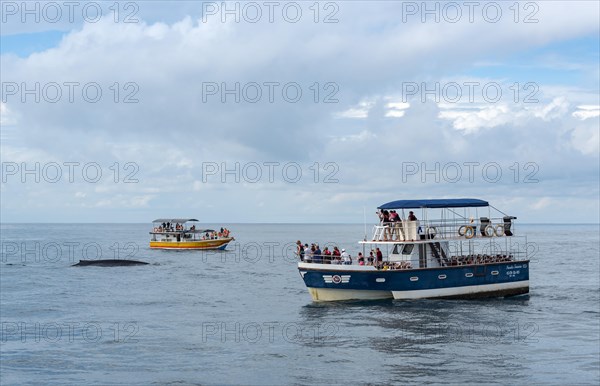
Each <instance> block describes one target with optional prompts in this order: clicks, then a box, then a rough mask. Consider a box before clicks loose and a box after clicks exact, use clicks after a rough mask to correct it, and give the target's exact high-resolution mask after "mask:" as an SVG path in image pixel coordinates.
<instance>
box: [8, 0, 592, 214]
mask: <svg viewBox="0 0 600 386" xmlns="http://www.w3.org/2000/svg"><path fill="white" fill-rule="evenodd" d="M555 3H556V2H552V3H540V4H539V7H540V13H539V15H538V16H539V22H538V23H532V24H526V23H514V21H513V19H512V18H511V17H506V18H503V19H502V20H501V21H500V22H498V23H489V22H485V21H483V20H482V19H481V18H478V20H477V21H476V22H474V23H470V22H468V21H466V20H462V21H461V22H459V23H455V24H451V23H446V22H443V21H442V22H440V23H422V22H421V19H420V16H419V15H417V16H416V17H411V18H409V19H408V20H407V21H403V19H402V3H396V2H383V3H377V4H375V5H372V4H369V6H365V5H364V3H360V2H344V3H339V4H338V6H339V7H340V12H339V14H338V15H337V17H338V18H339V22H338V23H331V24H325V23H315V22H314V20H313V19H312V18H310V17H307V18H304V19H303V20H302V21H300V22H299V23H286V22H284V21H282V20H281V19H279V20H278V21H277V22H274V23H269V22H260V23H255V24H252V23H244V22H240V23H236V22H234V21H232V20H231V19H230V20H229V21H227V22H225V23H223V22H221V19H220V15H217V16H215V17H210V18H208V20H206V22H204V21H203V20H202V15H201V14H200V10H199V8H197V7H196V8H194V6H193V5H191V3H189V2H182V3H177V5H174V6H173V9H172V10H170V9H169V7H166V6H164V5H163V6H162V7H158V6H156V5H154V4H148V3H140V13H139V18H140V22H139V23H134V24H122V23H121V24H115V23H114V22H112V21H111V19H110V17H106V18H104V19H102V20H100V21H99V22H97V23H91V24H90V23H88V24H77V26H76V28H71V27H73V26H71V27H69V26H66V30H67V31H68V33H66V34H65V36H64V38H63V39H62V40H61V41H60V43H59V44H58V45H57V46H55V47H51V48H49V49H47V50H44V51H41V52H36V53H34V54H32V55H30V56H28V57H25V58H19V57H17V56H14V55H7V54H3V55H2V56H1V57H0V61H1V68H2V77H3V81H9V82H16V83H17V84H20V82H28V85H29V87H31V84H32V83H35V82H40V84H41V85H42V86H40V87H41V88H43V85H44V84H48V83H50V82H55V83H57V84H59V85H62V91H63V98H62V99H61V100H60V101H59V102H58V103H49V102H47V101H45V100H44V95H41V96H42V98H41V99H42V100H41V101H40V103H35V102H32V101H31V99H30V100H29V102H27V103H22V102H21V99H20V96H19V95H17V96H9V97H8V100H7V102H6V103H2V105H0V109H1V110H0V112H1V113H2V115H1V123H2V126H3V127H2V135H3V143H2V157H3V161H5V160H8V161H13V162H35V161H40V162H44V161H49V160H57V161H60V162H64V161H78V162H81V163H85V162H98V163H99V164H101V165H102V167H103V171H104V172H105V177H106V178H107V179H109V178H112V177H113V174H111V173H114V170H113V169H114V167H113V169H110V167H111V166H112V165H115V163H118V167H117V169H118V170H119V172H120V173H119V180H120V183H117V184H115V183H114V182H111V181H110V180H106V181H104V180H103V181H102V182H101V183H98V184H96V185H93V186H92V185H90V184H86V183H85V181H84V182H81V181H79V182H78V183H74V184H57V185H54V186H52V187H51V188H49V189H47V190H46V189H39V187H37V188H38V189H29V187H28V186H21V185H14V184H13V185H10V186H9V190H11V192H12V193H11V195H10V196H9V197H8V199H7V200H5V201H4V202H3V205H4V206H3V211H4V209H5V208H7V211H6V212H5V213H7V216H10V215H11V213H12V215H13V216H15V213H19V211H21V212H25V211H28V210H30V206H29V204H30V203H31V202H33V199H32V198H31V197H32V195H33V194H34V193H33V192H34V191H35V192H36V193H35V194H38V195H41V197H42V199H38V202H39V201H45V202H46V203H47V204H48V205H55V204H56V205H55V208H56V211H57V213H67V214H68V211H67V210H65V209H64V208H65V207H66V206H65V205H64V204H62V203H61V201H68V200H64V197H69V198H72V197H76V198H77V202H79V201H83V202H84V203H85V205H86V207H85V208H86V210H88V211H89V212H86V215H85V217H86V218H103V217H104V216H107V217H108V216H111V217H112V218H113V220H114V219H116V218H119V219H123V218H124V216H132V214H131V213H127V214H123V213H122V210H121V209H122V208H123V207H127V206H130V207H131V208H133V209H140V212H139V213H138V212H136V213H138V214H136V215H137V216H139V217H136V220H137V219H145V218H146V217H148V218H152V217H154V216H152V215H150V214H151V213H152V212H153V211H157V210H165V208H162V207H161V206H160V205H161V204H160V202H164V201H165V200H166V201H169V202H171V203H172V205H173V207H172V208H169V209H172V210H181V209H190V208H193V209H197V210H198V211H206V213H207V215H209V216H215V217H219V216H224V215H227V216H231V218H232V219H234V220H236V219H239V218H238V216H239V217H243V218H247V219H248V220H250V221H260V219H262V220H263V221H267V220H268V219H273V220H274V221H280V220H281V217H280V216H279V215H275V214H273V213H284V212H286V211H287V212H289V210H290V209H289V208H295V210H294V211H293V212H294V213H293V214H291V216H292V218H290V221H314V219H315V215H319V216H323V218H324V219H329V218H333V217H332V216H334V215H335V216H340V218H345V217H343V216H344V215H343V214H342V213H343V212H344V210H346V209H348V208H347V206H346V204H347V203H352V205H358V204H357V203H358V202H359V201H361V200H363V201H367V204H373V205H377V204H379V203H380V202H378V201H379V200H383V201H385V200H389V197H390V195H392V196H394V195H397V194H401V195H406V196H413V195H414V196H421V195H429V194H438V195H447V194H448V191H447V189H448V185H444V184H441V183H435V182H434V183H431V181H430V180H427V179H426V181H425V182H424V183H423V182H422V181H421V179H420V176H417V177H419V178H418V179H410V180H406V181H403V178H404V177H406V176H405V175H403V170H402V167H403V165H404V166H405V165H406V163H407V162H415V163H416V164H417V165H419V166H420V167H421V165H422V164H423V163H424V164H425V166H426V167H429V168H431V167H432V165H434V164H435V163H436V162H440V163H441V164H444V163H448V162H457V163H459V164H462V163H463V162H481V163H482V164H483V163H485V162H498V163H499V164H501V165H502V167H503V170H504V172H505V180H503V181H502V183H501V184H495V185H494V186H490V184H487V183H486V182H485V181H483V182H482V181H481V178H479V180H478V181H477V182H476V183H472V184H471V183H468V182H466V183H464V182H461V183H459V184H454V185H451V186H450V187H451V188H452V191H453V192H456V194H459V193H461V194H463V195H468V196H469V195H475V196H476V195H478V194H479V192H486V194H491V195H498V196H500V197H503V196H504V195H514V194H517V193H515V192H516V191H517V189H515V186H514V185H511V184H514V183H512V182H510V179H509V180H506V178H507V177H506V175H507V174H508V175H510V174H509V173H513V171H512V169H508V168H509V166H511V165H514V164H515V163H517V162H518V163H519V168H520V171H521V174H520V175H519V179H520V180H521V181H522V178H523V174H524V173H525V172H528V171H530V170H523V165H524V164H526V163H528V162H531V163H535V164H536V165H538V166H539V169H540V171H539V172H538V177H543V178H540V179H541V180H542V181H543V183H544V184H547V185H544V186H545V187H546V188H547V189H548V190H556V189H558V191H560V192H562V194H564V195H566V196H568V195H572V194H574V193H572V192H569V191H568V190H565V189H564V185H565V183H564V178H566V177H564V175H562V176H561V173H569V174H568V176H569V177H568V178H572V179H573V181H571V182H573V183H575V184H579V183H581V184H583V186H586V185H585V183H586V181H588V182H587V183H588V185H589V181H590V180H593V178H591V177H590V176H594V172H597V167H596V166H594V165H595V164H594V163H593V162H589V161H590V160H591V161H595V160H596V158H594V157H597V156H598V146H597V143H598V137H597V136H598V134H597V130H596V131H594V128H595V126H594V125H596V126H597V117H598V108H597V90H596V89H593V88H592V89H582V88H581V87H579V88H578V87H575V86H568V87H567V86H564V84H563V85H562V86H560V87H559V86H557V85H553V84H542V83H541V82H540V84H539V86H540V87H539V90H540V91H539V93H538V95H537V97H538V99H539V102H537V103H533V104H526V103H522V101H519V102H518V103H515V102H514V101H512V100H511V97H512V95H511V93H510V91H508V90H509V89H508V87H510V86H511V85H512V84H513V82H515V81H518V80H519V81H520V79H518V80H515V79H512V77H511V76H506V75H505V74H501V75H498V74H497V73H494V69H495V68H497V66H483V67H482V66H481V63H500V64H501V63H505V62H506V61H507V60H508V59H510V58H512V57H515V56H516V57H519V56H520V55H522V54H523V53H525V52H528V51H529V50H531V49H536V48H539V47H546V48H547V47H550V48H549V49H555V50H559V51H560V50H561V45H564V44H568V43H569V39H580V38H582V37H583V38H586V39H587V38H589V37H590V36H592V37H593V38H594V39H595V36H597V32H598V20H597V17H596V15H597V12H596V11H597V9H598V5H597V4H594V3H592V2H590V3H587V2H586V3H581V4H579V5H580V6H579V5H578V6H570V5H566V3H560V4H555ZM302 4H303V5H302V6H304V3H302ZM509 11H510V10H508V9H507V11H506V12H508V13H506V14H507V15H511V14H510V13H509ZM567 11H568V14H569V15H570V16H571V17H570V18H565V17H564V15H565V14H566V13H565V12H567ZM306 12H307V13H305V15H312V14H311V13H310V10H308V9H306ZM571 20H578V22H577V23H572V21H571ZM17 27H18V26H15V28H17ZM42 27H43V26H42ZM42 27H40V26H31V28H34V29H35V28H42ZM60 27H61V28H63V27H65V26H64V25H61V26H60ZM11 28H12V27H11ZM18 28H21V29H20V30H21V31H22V30H23V29H25V27H23V26H20V27H18ZM3 30H4V27H3ZM15 31H16V32H18V31H19V30H18V29H17V30H13V32H15ZM460 42H462V43H465V42H467V43H468V44H462V43H460ZM581 60H582V61H584V60H583V59H581ZM596 60H597V59H596ZM574 61H575V60H574ZM477 63H479V65H478V64H477ZM575 64H577V63H575ZM583 64H584V65H583V66H581V67H578V66H572V67H570V71H574V72H577V73H578V74H581V75H582V77H584V78H585V79H586V80H588V79H589V76H590V75H589V73H587V72H585V71H587V70H584V69H586V68H589V65H588V64H589V63H587V62H585V61H584V63H583ZM532 65H533V67H534V68H536V65H537V66H541V65H542V64H541V63H532ZM511 71H518V70H511ZM474 74H475V75H474ZM513 75H514V76H515V77H517V78H520V77H522V76H523V75H522V74H519V73H514V74H513ZM450 81H456V82H458V83H459V84H462V83H463V82H473V81H476V82H480V83H482V82H496V83H498V84H500V85H501V86H502V87H503V90H507V92H506V93H505V96H506V98H508V99H502V100H499V101H498V102H496V103H490V102H487V101H485V100H484V99H483V98H482V97H481V96H480V95H478V96H477V98H476V100H475V101H474V102H473V103H445V102H447V101H444V100H443V98H442V100H441V101H438V103H436V102H435V101H432V100H431V98H421V95H415V98H412V99H410V98H408V99H407V98H404V97H405V95H402V93H403V85H405V84H407V82H414V83H416V84H419V85H420V84H421V83H422V82H424V83H428V84H436V83H440V84H447V83H448V82H450ZM65 82H78V84H79V86H78V87H77V89H76V92H75V94H74V98H75V100H74V101H73V102H70V101H69V100H68V99H67V95H68V89H67V88H66V87H65V86H64V83H65ZM92 82H93V83H97V84H98V85H99V86H100V88H101V89H102V98H101V99H100V100H99V101H98V102H95V103H90V102H88V101H86V100H85V98H83V96H82V89H83V87H84V85H86V84H91V83H92ZM589 83H590V84H595V83H594V82H589ZM215 85H216V86H217V87H218V89H217V90H215V92H214V94H213V93H207V89H206V87H207V86H211V87H212V86H215ZM256 85H257V87H258V89H259V90H260V92H261V98H260V100H258V101H252V100H251V99H252V95H255V94H252V93H250V92H251V91H253V90H256V89H257V87H256ZM285 85H297V86H298V87H299V89H300V90H301V92H302V94H301V98H300V99H299V100H298V101H294V102H290V96H291V95H292V94H291V93H290V94H285V91H284V89H285ZM271 86H273V88H272V89H270V87H271ZM232 90H233V91H232ZM292 90H295V89H293V88H290V89H289V90H288V91H290V92H291V91H292ZM3 97H4V96H3ZM128 97H131V98H134V99H137V100H138V102H136V103H124V99H125V98H128ZM271 97H272V100H271V99H270V98H271ZM29 98H31V96H29ZM236 99H237V101H236ZM115 101H116V102H115ZM461 102H464V101H461ZM590 106H592V107H594V108H591V107H590ZM7 125H10V126H11V130H12V131H11V135H10V141H8V142H4V138H5V137H4V135H5V133H6V127H5V126H7ZM12 133H18V135H13V134H12ZM270 161H278V162H281V163H284V162H289V161H294V162H298V163H299V164H301V165H302V167H303V173H304V174H303V176H305V178H303V179H302V180H301V181H299V182H298V183H294V184H292V183H289V182H287V181H285V180H283V179H282V178H281V176H280V175H279V177H278V178H276V181H275V182H273V183H268V182H266V183H265V182H264V181H261V182H260V183H255V184H250V183H247V181H244V180H243V179H242V181H241V182H240V183H230V182H228V183H222V182H221V180H220V179H218V180H211V182H209V183H205V182H200V181H202V177H203V170H202V168H203V166H205V165H206V163H208V162H210V163H216V164H218V165H221V163H222V162H225V163H228V165H229V166H230V167H231V165H232V164H233V163H235V162H240V163H242V164H243V163H247V162H258V163H262V162H270ZM315 162H319V163H320V164H321V165H323V164H324V163H327V162H331V163H333V164H335V165H337V167H338V171H337V172H336V173H335V177H336V178H337V179H339V181H340V182H339V183H337V184H329V185H328V184H325V183H323V178H324V176H326V175H327V173H329V172H331V170H322V171H321V174H319V176H318V183H315V182H314V169H309V167H310V166H311V165H313V164H314V163H315ZM128 163H133V164H134V169H135V165H137V168H138V169H137V172H136V173H135V178H137V179H138V180H139V182H138V183H135V184H125V183H122V179H123V178H124V177H125V176H127V175H128V173H131V172H132V171H133V170H134V169H131V168H127V169H126V168H125V165H126V164H128ZM582 165H583V166H582ZM332 170H333V169H332ZM567 171H568V172H567ZM561 178H563V179H562V180H561ZM513 179H514V178H513ZM409 181H410V182H409ZM442 181H443V179H442ZM400 188H401V189H400ZM3 189H5V187H3ZM339 190H342V192H339ZM198 192H201V193H202V195H203V197H202V198H203V200H206V201H207V202H210V203H211V205H212V206H209V205H206V204H205V203H204V202H199V200H198V195H197V194H194V193H198ZM535 193H536V194H537V192H535ZM340 194H341V195H340ZM518 194H519V195H520V197H521V198H522V201H518V200H517V201H515V202H517V203H518V204H519V205H521V206H522V207H523V208H526V207H529V206H528V205H529V204H528V203H527V199H528V198H529V199H530V198H531V197H532V194H533V193H531V191H527V190H526V189H524V190H523V191H519V193H518ZM51 196H56V197H58V199H56V200H55V199H53V198H52V197H51ZM61 198H63V199H62V200H61ZM392 198H395V197H392ZM44 199H45V200H44ZM3 200H4V199H3ZM256 202H264V203H265V208H263V209H261V210H260V211H258V210H255V209H254V207H255V203H256ZM223 203H225V205H223ZM324 203H326V204H328V205H326V204H324ZM79 204H81V203H79ZM79 204H77V205H79ZM73 205H75V204H73ZM77 205H76V207H80V206H77ZM223 206H227V207H228V210H227V211H226V212H223V211H221V209H222V208H223ZM13 208H14V209H13ZM98 208H102V210H99V209H98ZM361 208H362V205H361ZM133 209H132V210H133ZM361 213H362V209H361ZM55 214H56V213H55ZM67 214H65V216H66V215H67ZM31 215H32V216H34V214H33V212H32V214H31ZM73 216H75V217H76V216H77V215H75V214H73ZM81 216H83V214H81ZM94 216H96V217H94ZM244 216H245V217H244ZM127 220H129V218H128V219H127ZM242 220H243V219H239V221H242Z"/></svg>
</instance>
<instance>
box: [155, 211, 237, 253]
mask: <svg viewBox="0 0 600 386" xmlns="http://www.w3.org/2000/svg"><path fill="white" fill-rule="evenodd" d="M197 221H198V220H196V219H193V218H190V219H185V218H159V219H156V220H154V221H152V225H153V227H152V231H151V232H150V234H151V235H152V238H151V239H150V248H153V249H192V250H194V249H225V247H227V244H229V243H230V242H231V241H232V240H234V238H233V237H231V236H230V234H229V233H230V232H229V230H228V229H227V228H221V229H220V230H219V231H215V230H213V229H197V228H196V225H195V224H193V225H192V226H188V224H187V223H188V222H197Z"/></svg>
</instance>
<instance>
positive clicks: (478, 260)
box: [449, 254, 514, 265]
mask: <svg viewBox="0 0 600 386" xmlns="http://www.w3.org/2000/svg"><path fill="white" fill-rule="evenodd" d="M513 260H514V258H513V255H501V254H497V255H466V256H452V257H451V258H450V264H449V265H472V264H489V263H501V262H506V261H513Z"/></svg>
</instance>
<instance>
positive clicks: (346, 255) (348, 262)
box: [342, 248, 352, 265]
mask: <svg viewBox="0 0 600 386" xmlns="http://www.w3.org/2000/svg"><path fill="white" fill-rule="evenodd" d="M342 264H343V265H352V257H350V254H349V253H348V252H346V250H345V249H343V248H342Z"/></svg>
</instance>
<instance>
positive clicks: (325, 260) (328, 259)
mask: <svg viewBox="0 0 600 386" xmlns="http://www.w3.org/2000/svg"><path fill="white" fill-rule="evenodd" d="M323 263H325V264H331V251H330V250H329V247H325V248H324V249H323Z"/></svg>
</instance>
